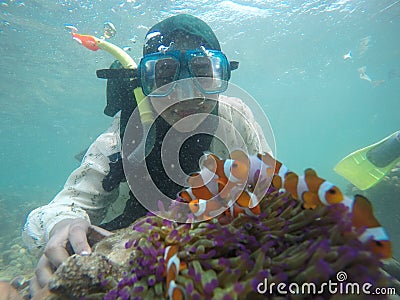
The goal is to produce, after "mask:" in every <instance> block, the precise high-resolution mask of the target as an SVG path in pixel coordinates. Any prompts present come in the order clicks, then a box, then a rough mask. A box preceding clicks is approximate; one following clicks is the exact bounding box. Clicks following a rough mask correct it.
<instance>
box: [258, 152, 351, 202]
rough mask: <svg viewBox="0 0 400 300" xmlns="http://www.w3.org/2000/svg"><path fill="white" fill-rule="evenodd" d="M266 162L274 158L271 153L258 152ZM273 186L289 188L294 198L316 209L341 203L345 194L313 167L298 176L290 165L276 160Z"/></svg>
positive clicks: (269, 162)
mask: <svg viewBox="0 0 400 300" xmlns="http://www.w3.org/2000/svg"><path fill="white" fill-rule="evenodd" d="M258 157H259V158H260V159H261V160H262V161H263V162H264V163H265V162H266V163H268V164H271V161H272V160H273V158H272V156H270V155H269V154H258ZM272 186H273V187H274V188H276V189H282V188H283V189H285V190H287V191H288V192H289V193H290V194H291V195H292V197H293V198H295V199H297V200H302V201H303V202H304V204H303V206H304V208H311V209H314V208H316V207H317V206H320V205H330V204H335V203H340V202H342V201H343V199H344V196H343V194H342V192H341V191H340V189H339V188H338V187H337V186H335V185H334V184H332V183H331V182H329V181H327V180H324V179H322V178H320V177H319V176H318V175H317V173H316V172H315V171H314V170H313V169H307V170H305V171H304V176H298V175H297V174H296V173H294V172H292V171H290V170H289V169H288V167H286V166H285V165H284V164H282V163H281V162H279V161H277V160H276V163H275V171H274V175H273V179H272Z"/></svg>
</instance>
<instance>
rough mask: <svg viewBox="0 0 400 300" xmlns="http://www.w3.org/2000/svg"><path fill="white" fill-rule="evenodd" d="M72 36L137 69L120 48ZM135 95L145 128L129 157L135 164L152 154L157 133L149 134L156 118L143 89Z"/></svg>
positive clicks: (85, 36) (92, 38)
mask: <svg viewBox="0 0 400 300" xmlns="http://www.w3.org/2000/svg"><path fill="white" fill-rule="evenodd" d="M71 34H72V38H73V39H74V40H76V41H77V42H79V43H80V44H81V45H82V46H84V47H86V48H88V49H90V50H92V51H97V50H99V49H101V50H104V51H106V52H108V53H110V54H111V55H113V56H114V57H115V58H116V59H117V60H118V61H119V62H120V63H121V64H122V66H123V67H124V68H125V69H137V64H136V63H135V61H134V60H133V58H132V57H130V55H129V54H128V53H126V52H125V51H124V50H122V49H121V48H119V47H118V46H116V45H114V44H112V43H110V42H107V41H106V40H104V39H99V38H97V37H95V36H92V35H84V34H77V33H76V32H74V31H72V32H71ZM133 93H134V94H135V99H136V102H137V107H138V109H139V115H140V120H141V123H142V126H143V138H142V141H141V142H140V144H139V145H138V146H137V147H136V148H135V150H134V151H133V152H132V153H131V154H130V155H129V156H128V159H129V160H133V162H134V161H137V162H141V161H143V160H144V158H145V157H146V156H147V155H148V154H149V153H150V151H151V149H152V148H153V146H154V142H155V133H154V132H153V133H152V134H149V132H150V129H151V128H152V126H151V125H152V124H153V122H154V117H153V111H152V109H151V105H150V103H149V100H148V97H146V96H145V95H144V94H143V91H142V88H141V87H137V88H135V89H134V90H133Z"/></svg>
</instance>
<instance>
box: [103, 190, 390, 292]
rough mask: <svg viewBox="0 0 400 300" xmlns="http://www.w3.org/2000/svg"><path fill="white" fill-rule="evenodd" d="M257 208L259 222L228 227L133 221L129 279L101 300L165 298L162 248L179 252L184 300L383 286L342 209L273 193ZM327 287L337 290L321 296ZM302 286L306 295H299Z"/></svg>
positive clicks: (146, 219)
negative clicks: (314, 206) (348, 285)
mask: <svg viewBox="0 0 400 300" xmlns="http://www.w3.org/2000/svg"><path fill="white" fill-rule="evenodd" d="M260 205H261V211H262V213H261V214H260V215H259V216H257V217H250V216H240V217H238V218H235V219H233V220H232V221H231V222H230V223H228V224H220V223H219V222H218V220H217V219H212V220H210V221H207V222H201V223H195V224H177V223H174V222H172V221H167V220H163V219H160V218H159V217H156V216H147V217H144V218H142V219H140V220H138V221H137V222H136V223H135V224H134V225H133V229H134V231H135V232H136V233H135V239H132V240H130V241H128V242H127V243H126V244H125V247H126V248H127V249H131V251H132V252H131V256H130V263H129V264H130V266H129V271H128V272H126V273H125V274H124V276H123V278H122V279H121V280H120V281H119V282H118V283H117V284H116V285H114V287H113V288H112V289H111V290H110V291H109V292H108V293H107V294H106V295H105V298H104V299H108V300H110V299H153V298H158V299H160V298H164V297H166V283H165V271H166V270H165V268H166V267H165V260H164V251H165V248H166V247H167V246H168V245H178V246H179V250H178V251H179V252H178V256H179V258H180V262H181V263H183V264H184V268H183V269H182V270H181V271H180V272H179V274H178V276H177V278H176V280H175V281H176V284H177V286H179V287H180V288H181V289H182V290H183V291H184V292H185V293H186V296H187V299H224V300H228V299H257V298H260V299H261V298H262V299H265V298H270V299H274V298H275V297H276V298H279V297H282V296H283V297H285V296H287V295H285V294H282V293H281V292H282V290H279V289H278V286H279V284H281V285H280V287H283V285H285V287H286V290H285V291H286V292H291V291H289V290H288V289H287V288H288V287H289V286H290V287H291V288H292V290H293V291H294V292H295V293H296V294H297V296H296V297H298V298H299V297H300V298H304V297H305V294H307V295H308V297H312V298H315V296H317V295H318V296H320V297H323V298H331V297H338V295H337V294H343V293H344V292H347V293H348V292H349V291H348V290H343V289H342V290H339V287H340V286H341V287H345V283H352V284H359V285H360V286H361V285H362V284H364V283H369V284H371V285H372V286H373V287H387V286H388V285H389V280H388V279H387V277H386V276H385V275H383V274H382V272H381V271H380V266H381V264H380V261H379V259H378V258H377V257H375V256H374V255H373V254H372V253H371V252H370V251H369V249H367V248H366V246H365V244H362V243H361V242H360V241H359V240H358V236H359V235H360V234H361V232H355V231H354V230H353V229H352V224H351V219H350V217H349V215H348V211H347V209H346V208H345V207H344V205H342V204H337V205H332V206H328V207H318V208H317V209H315V210H304V209H303V208H302V207H301V203H299V202H298V201H296V200H294V199H292V198H291V196H290V195H289V194H287V193H279V192H278V191H273V192H271V193H269V194H268V195H267V196H266V197H265V198H264V199H263V200H262V201H261V203H260ZM344 280H345V281H344ZM328 283H331V284H332V285H333V286H336V287H337V290H336V291H335V290H332V289H331V290H329V289H328V286H327V284H328ZM267 284H268V286H266V285H267ZM304 284H306V287H307V290H306V291H304V290H303V291H302V290H301V288H302V287H303V286H304ZM313 285H314V286H315V287H316V290H313V289H312V286H313ZM261 287H262V289H261ZM297 287H298V288H299V289H297ZM310 288H311V289H310ZM312 294H314V295H312ZM335 294H336V296H335ZM350 296H351V297H352V298H354V297H355V296H357V295H350ZM366 296H368V295H365V294H362V292H361V295H358V297H360V299H366V298H367V297H366ZM374 299H376V296H375V297H374Z"/></svg>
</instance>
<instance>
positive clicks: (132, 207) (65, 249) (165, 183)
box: [23, 14, 269, 295]
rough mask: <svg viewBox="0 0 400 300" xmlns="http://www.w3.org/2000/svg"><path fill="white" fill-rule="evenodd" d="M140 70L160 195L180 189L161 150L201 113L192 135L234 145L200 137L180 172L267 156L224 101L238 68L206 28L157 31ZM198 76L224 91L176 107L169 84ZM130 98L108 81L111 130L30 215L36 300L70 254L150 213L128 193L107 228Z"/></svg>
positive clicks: (187, 22)
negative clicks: (217, 161) (208, 156)
mask: <svg viewBox="0 0 400 300" xmlns="http://www.w3.org/2000/svg"><path fill="white" fill-rule="evenodd" d="M77 37H78V36H77ZM118 67H119V68H120V67H121V64H120V63H119V62H115V63H114V64H113V66H112V68H118ZM138 69H139V70H140V81H139V86H140V88H141V90H142V92H143V93H144V95H149V96H150V97H148V98H150V99H151V109H152V110H153V111H154V112H155V113H157V114H158V115H159V117H158V118H157V119H156V120H155V123H154V126H155V135H154V136H153V137H152V138H153V142H152V144H153V145H152V148H151V151H149V153H147V157H146V163H147V167H148V169H149V172H150V175H151V177H152V179H153V180H154V182H155V183H156V185H157V187H158V188H159V189H160V190H161V191H162V192H163V193H164V194H165V195H167V196H168V197H170V198H174V197H176V194H177V193H178V192H179V191H180V190H181V189H182V186H180V185H178V184H176V183H175V182H174V181H172V180H171V179H170V178H169V177H168V175H167V174H166V171H165V170H164V166H163V165H162V159H161V155H162V152H161V145H162V142H163V138H164V136H165V135H166V134H167V133H168V132H171V131H172V132H173V133H174V134H175V136H179V134H180V130H181V131H183V132H184V133H185V134H186V135H187V131H188V128H180V127H179V126H173V125H174V124H175V123H177V122H179V121H180V120H182V119H184V118H185V117H188V116H190V115H193V114H200V113H202V114H203V115H204V117H203V118H202V119H200V120H199V122H198V123H197V124H191V127H193V128H189V131H190V130H192V131H193V132H195V131H196V130H199V129H200V132H201V128H203V127H207V129H208V130H210V128H211V131H212V132H213V131H217V130H220V131H221V130H222V132H224V134H225V135H226V136H227V137H228V138H227V139H226V141H225V142H228V144H229V145H222V143H221V142H220V141H218V139H216V138H214V137H213V136H212V135H210V134H202V133H197V134H195V135H194V136H192V137H190V138H188V139H187V140H186V141H185V143H184V147H182V149H181V150H180V151H179V161H180V163H181V167H182V169H183V170H184V171H185V173H187V174H189V173H191V172H195V171H196V170H197V169H198V161H199V159H200V157H201V156H202V155H203V153H204V152H206V151H210V152H212V153H216V154H217V155H220V156H221V157H226V155H227V154H228V152H227V148H228V149H229V148H233V147H240V146H243V144H244V145H245V146H247V149H248V151H249V153H250V154H256V153H258V152H268V151H269V147H268V145H267V142H266V139H265V137H264V134H263V132H262V130H261V127H260V126H259V125H258V124H257V122H256V121H255V119H254V117H253V114H252V112H251V111H250V109H249V108H248V107H247V106H246V105H245V104H244V103H243V102H242V101H241V100H240V99H238V98H231V97H227V96H222V95H220V93H222V92H224V91H225V89H226V88H227V81H228V80H229V79H230V74H231V71H232V70H233V69H234V64H230V62H229V61H228V59H227V58H226V56H225V54H224V53H223V52H222V51H221V48H220V44H219V41H218V39H217V38H216V36H215V34H214V33H213V31H212V30H211V28H210V27H209V26H208V25H207V24H206V23H204V22H203V21H202V20H200V19H198V18H196V17H193V16H190V15H186V14H182V15H177V16H174V17H171V18H168V19H166V20H164V21H162V22H160V23H158V24H156V25H154V26H153V27H152V28H151V29H150V30H149V31H148V33H147V35H146V39H145V44H144V47H143V58H142V60H141V62H140V64H139V67H138ZM199 76H200V77H208V76H214V77H216V80H217V81H218V82H219V83H220V84H215V85H213V84H211V85H209V84H204V82H203V81H194V84H192V85H191V86H190V91H189V92H188V95H189V96H188V97H187V98H188V99H189V100H188V101H183V102H179V103H174V104H173V105H171V102H170V101H171V98H169V96H170V95H173V94H174V93H175V92H177V88H179V86H175V85H173V84H172V85H171V84H169V85H167V86H168V87H169V88H168V89H163V88H162V87H163V86H165V85H166V84H168V83H171V82H174V81H176V80H179V79H185V78H196V77H199ZM160 88H161V89H160ZM178 92H179V91H178ZM133 98H134V94H133V93H132V86H131V82H129V80H128V81H124V80H122V81H121V80H118V79H115V78H114V79H109V80H108V84H107V107H106V109H105V113H106V114H107V115H109V116H113V117H114V121H113V123H112V125H111V127H110V128H109V129H108V130H107V131H106V132H105V133H103V134H101V135H100V136H99V137H98V138H97V139H96V140H95V142H94V143H93V144H92V145H91V146H90V147H89V149H88V151H87V153H86V154H85V156H84V158H83V160H82V163H81V165H80V166H79V167H78V168H77V169H76V170H75V171H73V172H72V174H71V175H70V176H69V178H68V179H67V182H66V183H65V186H64V188H63V189H62V190H61V191H60V192H59V193H58V194H57V195H56V196H55V198H54V199H53V200H52V201H51V202H50V203H49V204H48V205H45V206H42V207H39V208H37V209H35V210H33V211H32V212H31V213H30V214H29V215H28V218H27V221H26V224H25V226H24V231H23V237H24V241H25V243H26V245H27V246H28V247H29V248H30V250H32V251H33V252H36V253H38V254H41V256H40V259H39V263H38V265H37V268H36V271H35V277H34V278H33V279H32V280H31V294H32V295H35V294H36V293H37V292H38V291H39V290H40V289H41V288H43V287H44V286H45V285H46V284H47V283H48V281H49V279H50V277H51V275H52V273H53V272H54V270H55V269H56V268H57V267H58V266H59V265H60V264H61V263H62V262H63V261H65V260H66V259H67V258H68V257H69V256H70V255H71V254H73V253H77V254H81V255H87V254H90V253H91V247H90V246H91V245H92V243H94V242H95V241H97V240H99V239H100V238H102V237H104V236H108V235H110V234H111V233H110V232H109V231H108V230H114V229H118V228H123V227H126V226H128V225H129V224H131V223H132V222H133V221H135V220H136V219H138V218H139V217H141V216H143V215H145V214H146V213H147V210H146V209H145V208H144V207H143V206H142V205H141V203H139V201H138V200H137V199H136V198H135V196H134V194H133V193H132V192H131V193H130V199H129V200H128V202H127V204H126V207H125V210H124V212H123V213H122V214H121V215H120V216H117V217H116V218H115V219H114V220H113V221H111V222H108V223H106V224H102V221H103V219H104V217H105V216H106V213H107V209H108V208H109V207H110V206H111V205H112V203H113V202H115V201H116V199H117V197H118V193H119V187H120V185H121V182H124V181H125V177H126V174H124V169H123V167H122V159H121V148H122V144H123V143H129V141H125V140H122V137H123V136H124V132H125V131H126V130H128V128H127V126H128V120H129V118H130V116H131V114H132V112H133V111H134V109H135V106H136V102H137V101H136V100H137V99H133ZM221 100H223V101H221ZM168 105H171V107H168ZM215 116H217V117H220V118H223V119H225V120H227V121H228V123H230V124H232V126H233V127H234V128H238V129H239V134H240V136H241V139H242V140H241V141H239V140H238V138H237V136H236V135H235V134H232V132H229V130H228V129H230V128H228V129H227V128H224V127H223V125H224V124H220V123H218V122H216V121H215V119H216V118H214V117H215ZM246 124H251V125H252V126H251V127H250V126H247V125H246ZM137 125H138V126H139V127H140V126H141V125H140V124H137ZM186 127H187V126H186ZM255 129H256V130H255ZM140 133H141V132H139V134H140ZM133 138H134V139H135V138H137V137H133ZM133 152H135V150H133ZM135 175H136V176H137V179H136V180H138V182H142V185H143V186H145V185H146V184H147V182H146V178H142V177H141V175H142V174H135ZM89 240H90V241H89Z"/></svg>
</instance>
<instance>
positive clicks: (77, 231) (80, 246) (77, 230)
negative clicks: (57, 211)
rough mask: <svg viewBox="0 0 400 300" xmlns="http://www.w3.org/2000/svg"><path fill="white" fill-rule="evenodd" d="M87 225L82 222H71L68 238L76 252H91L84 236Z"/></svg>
mask: <svg viewBox="0 0 400 300" xmlns="http://www.w3.org/2000/svg"><path fill="white" fill-rule="evenodd" d="M89 226H90V225H89V223H82V222H79V223H76V224H71V228H70V230H69V236H68V240H69V242H70V243H71V246H72V248H73V249H74V252H75V253H76V254H90V253H92V249H91V248H90V246H89V243H88V240H87V236H86V235H87V232H88V228H89Z"/></svg>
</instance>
